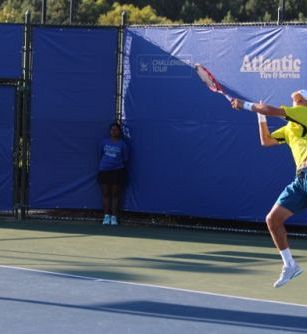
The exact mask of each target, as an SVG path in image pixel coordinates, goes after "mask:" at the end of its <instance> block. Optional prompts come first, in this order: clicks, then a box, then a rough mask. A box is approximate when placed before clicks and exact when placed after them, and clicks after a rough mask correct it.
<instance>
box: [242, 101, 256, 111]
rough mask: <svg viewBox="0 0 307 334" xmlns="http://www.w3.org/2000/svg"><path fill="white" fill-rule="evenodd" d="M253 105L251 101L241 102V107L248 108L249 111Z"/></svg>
mask: <svg viewBox="0 0 307 334" xmlns="http://www.w3.org/2000/svg"><path fill="white" fill-rule="evenodd" d="M253 105H254V103H252V102H247V101H244V103H243V109H246V110H249V111H253Z"/></svg>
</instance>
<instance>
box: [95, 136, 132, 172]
mask: <svg viewBox="0 0 307 334" xmlns="http://www.w3.org/2000/svg"><path fill="white" fill-rule="evenodd" d="M99 154H100V162H99V170H102V171H107V170H113V169H120V168H124V167H125V163H126V162H127V161H128V155H129V149H128V145H127V144H126V143H125V142H124V140H122V139H120V140H112V139H111V138H108V139H104V140H103V141H102V143H101V145H100V149H99Z"/></svg>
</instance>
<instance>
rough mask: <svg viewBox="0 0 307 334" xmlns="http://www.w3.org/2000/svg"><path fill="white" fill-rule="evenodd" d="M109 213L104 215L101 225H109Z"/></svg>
mask: <svg viewBox="0 0 307 334" xmlns="http://www.w3.org/2000/svg"><path fill="white" fill-rule="evenodd" d="M110 222H111V221H110V215H104V217H103V221H102V225H110Z"/></svg>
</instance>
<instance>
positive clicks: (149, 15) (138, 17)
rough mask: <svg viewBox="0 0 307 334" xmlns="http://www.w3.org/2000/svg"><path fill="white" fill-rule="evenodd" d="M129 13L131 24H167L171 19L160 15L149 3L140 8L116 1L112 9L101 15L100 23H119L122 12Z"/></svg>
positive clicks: (128, 21) (128, 17)
mask: <svg viewBox="0 0 307 334" xmlns="http://www.w3.org/2000/svg"><path fill="white" fill-rule="evenodd" d="M123 11H125V12H126V14H127V23H130V24H166V23H171V21H170V20H169V19H167V18H165V17H161V16H158V15H157V13H156V11H155V10H154V9H152V7H150V6H149V5H148V6H146V7H144V8H142V9H140V8H138V7H135V6H134V5H120V4H119V3H118V2H115V3H114V4H113V6H112V9H111V10H110V11H109V12H107V13H106V14H103V15H101V16H100V17H99V19H98V23H99V24H101V25H119V24H120V21H121V13H122V12H123Z"/></svg>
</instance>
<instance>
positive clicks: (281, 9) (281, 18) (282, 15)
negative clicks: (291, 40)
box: [278, 0, 285, 24]
mask: <svg viewBox="0 0 307 334" xmlns="http://www.w3.org/2000/svg"><path fill="white" fill-rule="evenodd" d="M284 18H285V0H280V6H279V7H278V24H281V23H283V22H284Z"/></svg>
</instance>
